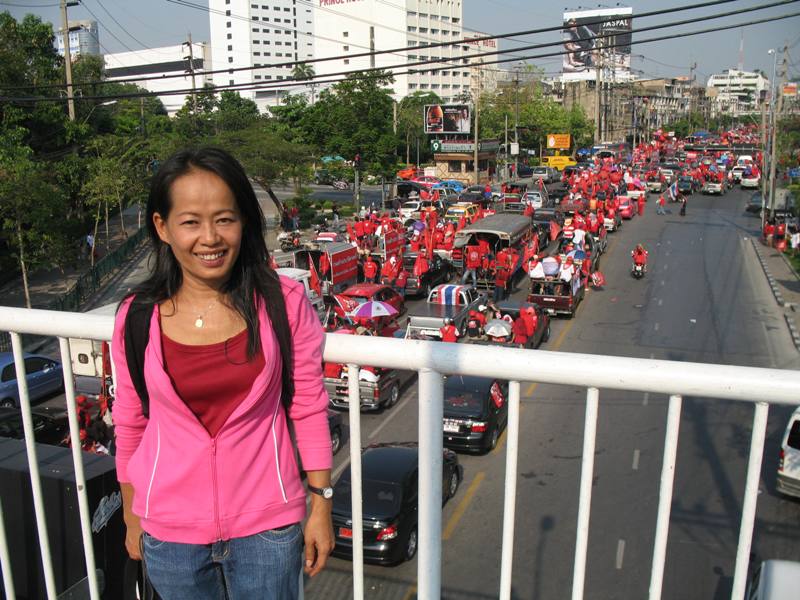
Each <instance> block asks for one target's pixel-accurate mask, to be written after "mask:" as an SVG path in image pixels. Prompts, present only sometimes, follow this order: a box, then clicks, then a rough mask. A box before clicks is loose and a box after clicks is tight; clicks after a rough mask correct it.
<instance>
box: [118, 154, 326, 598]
mask: <svg viewBox="0 0 800 600" xmlns="http://www.w3.org/2000/svg"><path fill="white" fill-rule="evenodd" d="M147 224H148V229H149V235H150V241H151V243H152V245H153V250H154V254H155V257H156V260H155V265H154V268H153V272H152V274H151V276H150V278H149V279H148V280H147V281H145V282H144V283H143V284H142V285H141V286H140V287H139V288H138V289H137V290H135V291H134V293H133V294H131V295H130V296H129V297H127V298H126V299H125V300H123V302H122V303H121V305H120V308H119V311H118V313H117V318H116V322H115V327H114V336H113V340H112V345H113V353H112V354H113V357H114V364H115V367H116V369H115V372H116V376H117V381H116V383H117V393H116V398H115V403H114V409H113V414H114V422H115V426H116V436H117V455H116V460H117V475H118V478H119V480H120V484H121V488H122V495H123V507H124V517H125V523H126V525H127V530H128V531H127V537H126V542H125V543H126V547H127V550H128V553H129V554H130V556H131V557H132V558H134V559H140V558H142V559H143V560H144V563H145V567H146V571H147V573H148V576H149V577H150V579H151V581H152V583H153V586H154V587H155V589H156V591H157V592H158V593H159V595H160V596H161V597H162V598H164V599H165V600H170V599H183V598H197V597H202V598H219V599H220V600H222V598H225V597H236V598H239V597H241V598H252V597H256V596H258V597H274V598H287V599H292V598H296V597H297V595H298V585H299V575H300V570H301V568H302V563H303V556H302V548H303V542H304V538H305V570H306V572H307V573H309V574H310V575H312V576H313V575H315V574H316V573H318V572H319V571H320V570H321V569H322V568H323V567H324V566H325V563H326V560H327V557H328V554H329V553H330V551H331V550H332V548H333V530H332V522H331V496H332V493H333V490H332V488H331V487H330V467H331V462H332V457H331V445H330V436H329V433H328V420H327V411H326V409H327V404H328V398H327V395H326V393H325V390H324V387H323V382H322V366H321V365H322V340H323V334H322V328H321V325H320V323H319V320H318V319H317V316H316V313H315V312H314V310H313V309H312V307H311V305H310V303H309V302H308V300H307V298H306V295H305V291H304V289H303V287H302V284H299V283H297V282H295V281H293V280H289V279H287V278H283V277H279V276H278V275H277V274H276V272H275V271H274V270H273V269H272V268H270V266H269V254H268V252H267V248H266V245H265V243H264V218H263V215H262V213H261V209H260V207H259V205H258V201H257V199H256V196H255V193H254V192H253V188H252V186H251V185H250V182H249V180H248V178H247V175H246V174H245V172H244V169H242V167H241V165H240V164H239V163H238V162H237V161H236V159H234V158H233V157H232V156H230V155H229V154H227V153H226V152H224V151H222V150H218V149H215V148H203V149H200V150H195V151H182V152H179V153H177V154H176V155H174V156H173V157H171V158H170V159H169V160H167V161H166V162H165V163H164V164H163V165H162V166H161V168H160V169H159V171H158V173H157V174H156V176H155V177H154V179H153V183H152V187H151V191H150V197H149V200H148V204H147ZM141 315H144V318H145V319H147V320H141V319H142V317H141ZM129 317H130V318H129ZM142 329H145V331H144V332H143V333H137V331H141V330H142ZM134 338H136V340H138V339H142V338H143V342H138V341H135V339H134ZM140 348H143V350H141V354H140V353H139V351H140V350H139V349H140ZM137 390H138V391H137ZM290 427H291V428H292V429H293V430H294V437H295V440H296V445H297V451H298V453H299V455H300V458H301V460H302V464H303V466H304V468H305V470H306V474H307V478H308V491H310V492H312V494H311V514H310V515H309V517H308V520H307V522H306V525H305V530H304V531H303V530H301V527H300V522H301V521H302V520H303V519H304V518H305V516H306V490H305V489H304V487H303V484H302V482H301V479H300V475H299V471H298V465H297V461H296V458H295V454H296V453H295V448H294V445H293V441H292V436H291V435H290V434H289V428H290Z"/></svg>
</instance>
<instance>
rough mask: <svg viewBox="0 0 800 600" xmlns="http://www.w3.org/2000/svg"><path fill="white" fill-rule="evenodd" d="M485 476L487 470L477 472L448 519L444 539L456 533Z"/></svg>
mask: <svg viewBox="0 0 800 600" xmlns="http://www.w3.org/2000/svg"><path fill="white" fill-rule="evenodd" d="M484 477H486V471H478V472H477V473H476V474H475V479H473V480H472V483H470V484H469V487H468V488H467V492H466V494H464V497H463V498H462V499H461V502H459V503H458V506H456V509H455V510H454V511H453V514H452V515H451V516H450V519H449V520H448V521H447V526H446V527H445V528H444V533H443V534H442V539H443V540H449V539H450V538H451V537H452V536H453V533H455V530H456V527H457V526H458V523H459V521H461V517H463V516H464V513H465V512H467V507H468V506H469V503H470V502H471V501H472V497H473V496H474V495H475V492H477V491H478V488H479V487H480V485H481V483H482V482H483V478H484Z"/></svg>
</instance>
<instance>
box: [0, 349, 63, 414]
mask: <svg viewBox="0 0 800 600" xmlns="http://www.w3.org/2000/svg"><path fill="white" fill-rule="evenodd" d="M24 359H25V380H26V381H27V383H28V397H29V398H30V400H31V402H35V401H36V400H40V399H42V398H44V397H46V396H49V395H50V394H53V393H55V392H60V391H62V390H63V389H64V372H63V370H62V368H61V363H60V362H58V361H57V360H55V359H53V358H50V357H48V356H41V355H39V354H25V355H24ZM0 406H5V407H17V408H19V390H18V389H17V373H16V370H15V368H14V355H13V354H12V353H11V352H0Z"/></svg>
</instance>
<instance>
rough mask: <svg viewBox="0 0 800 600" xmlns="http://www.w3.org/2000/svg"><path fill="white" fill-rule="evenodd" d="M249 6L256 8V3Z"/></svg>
mask: <svg viewBox="0 0 800 600" xmlns="http://www.w3.org/2000/svg"><path fill="white" fill-rule="evenodd" d="M250 8H258V4H251V5H250Z"/></svg>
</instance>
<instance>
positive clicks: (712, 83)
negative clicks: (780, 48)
mask: <svg viewBox="0 0 800 600" xmlns="http://www.w3.org/2000/svg"><path fill="white" fill-rule="evenodd" d="M707 87H709V88H714V89H715V90H716V98H715V102H716V104H717V109H718V111H720V112H722V113H725V114H730V115H733V116H737V115H740V114H747V113H754V112H757V111H758V110H760V108H759V107H760V104H759V102H761V101H762V100H763V97H762V94H764V93H767V90H768V89H769V79H767V78H766V77H764V75H762V74H761V73H757V72H750V71H740V70H738V69H725V70H724V71H723V72H722V73H716V74H714V75H712V76H711V77H709V78H708V84H707Z"/></svg>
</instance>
